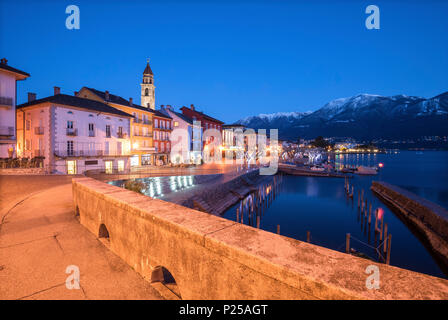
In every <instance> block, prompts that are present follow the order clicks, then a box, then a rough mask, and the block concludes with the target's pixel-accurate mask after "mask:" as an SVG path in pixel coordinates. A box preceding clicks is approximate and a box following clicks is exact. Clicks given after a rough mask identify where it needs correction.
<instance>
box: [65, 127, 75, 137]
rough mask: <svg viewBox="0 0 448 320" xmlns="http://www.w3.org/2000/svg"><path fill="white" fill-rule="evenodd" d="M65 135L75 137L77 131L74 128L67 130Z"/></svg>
mask: <svg viewBox="0 0 448 320" xmlns="http://www.w3.org/2000/svg"><path fill="white" fill-rule="evenodd" d="M67 135H68V136H72V137H73V136H77V135H78V129H74V128H67Z"/></svg>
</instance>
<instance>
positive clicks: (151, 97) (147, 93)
mask: <svg viewBox="0 0 448 320" xmlns="http://www.w3.org/2000/svg"><path fill="white" fill-rule="evenodd" d="M141 87H142V89H141V105H142V106H144V107H147V108H149V109H152V110H155V92H154V91H155V88H156V87H155V86H154V74H153V72H152V70H151V67H150V66H149V58H147V59H146V68H145V70H144V71H143V81H142V84H141Z"/></svg>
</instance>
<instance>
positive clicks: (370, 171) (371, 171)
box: [355, 166, 378, 175]
mask: <svg viewBox="0 0 448 320" xmlns="http://www.w3.org/2000/svg"><path fill="white" fill-rule="evenodd" d="M355 173H356V174H361V175H376V174H378V170H377V168H375V167H364V166H359V167H358V169H357V170H356V171H355Z"/></svg>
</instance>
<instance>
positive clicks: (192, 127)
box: [160, 105, 202, 164]
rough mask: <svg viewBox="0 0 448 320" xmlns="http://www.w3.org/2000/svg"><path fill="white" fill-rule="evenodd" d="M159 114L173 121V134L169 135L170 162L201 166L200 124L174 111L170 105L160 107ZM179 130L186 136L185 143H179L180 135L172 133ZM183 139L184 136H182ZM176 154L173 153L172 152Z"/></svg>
mask: <svg viewBox="0 0 448 320" xmlns="http://www.w3.org/2000/svg"><path fill="white" fill-rule="evenodd" d="M160 112H162V113H164V114H166V115H168V116H170V117H171V118H172V121H173V132H172V135H171V150H172V154H171V162H172V163H175V164H179V163H192V164H201V161H202V127H201V124H200V122H197V121H193V120H192V119H190V118H188V117H187V116H185V115H183V114H182V113H179V112H176V111H174V108H172V107H171V106H170V105H167V106H162V107H161V110H160ZM176 129H180V130H182V131H183V132H185V133H187V134H186V141H184V142H181V141H180V136H182V135H181V134H179V133H177V134H176V137H177V139H176V138H175V137H174V131H175V130H176ZM182 137H184V136H182ZM174 150H176V152H174V153H173V151H174Z"/></svg>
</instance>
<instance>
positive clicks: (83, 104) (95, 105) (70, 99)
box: [17, 94, 131, 117]
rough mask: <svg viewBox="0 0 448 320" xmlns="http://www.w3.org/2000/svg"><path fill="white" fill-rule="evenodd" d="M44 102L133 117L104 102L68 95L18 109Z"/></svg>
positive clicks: (51, 97) (52, 97)
mask: <svg viewBox="0 0 448 320" xmlns="http://www.w3.org/2000/svg"><path fill="white" fill-rule="evenodd" d="M44 102H51V103H57V104H62V105H66V106H72V107H78V108H82V109H87V110H91V111H97V112H104V113H111V114H116V115H119V116H125V117H131V115H129V114H127V113H126V112H123V111H120V110H118V109H115V108H113V107H111V106H108V105H107V104H105V103H102V102H99V101H96V100H91V99H86V98H79V97H76V96H69V95H66V94H57V95H55V96H49V97H46V98H42V99H37V100H34V101H31V102H27V103H23V104H21V105H18V106H17V109H21V108H25V107H29V106H33V105H36V104H40V103H44Z"/></svg>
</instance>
